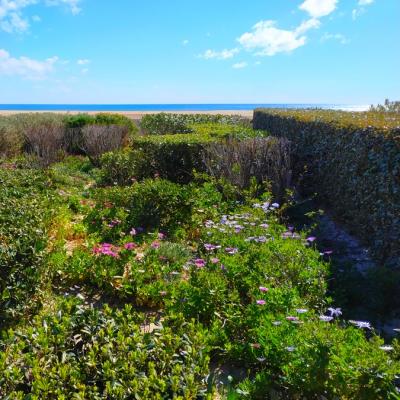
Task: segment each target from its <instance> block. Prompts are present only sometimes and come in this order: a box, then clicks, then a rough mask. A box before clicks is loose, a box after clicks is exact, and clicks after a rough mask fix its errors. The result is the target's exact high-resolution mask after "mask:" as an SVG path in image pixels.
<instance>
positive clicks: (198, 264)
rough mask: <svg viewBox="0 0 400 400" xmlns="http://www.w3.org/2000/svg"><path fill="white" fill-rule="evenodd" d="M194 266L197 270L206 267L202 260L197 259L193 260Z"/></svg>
mask: <svg viewBox="0 0 400 400" xmlns="http://www.w3.org/2000/svg"><path fill="white" fill-rule="evenodd" d="M194 265H195V266H196V267H197V268H204V267H205V265H206V262H205V261H204V260H203V259H202V258H197V259H196V260H194Z"/></svg>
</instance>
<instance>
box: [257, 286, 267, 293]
mask: <svg viewBox="0 0 400 400" xmlns="http://www.w3.org/2000/svg"><path fill="white" fill-rule="evenodd" d="M259 289H260V291H261V292H264V293H265V292H268V290H269V289H268V288H266V287H264V286H260V287H259Z"/></svg>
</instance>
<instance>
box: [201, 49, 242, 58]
mask: <svg viewBox="0 0 400 400" xmlns="http://www.w3.org/2000/svg"><path fill="white" fill-rule="evenodd" d="M237 53H239V49H238V48H234V49H230V50H228V49H224V50H222V51H215V50H206V51H205V52H204V54H200V55H199V57H200V58H204V59H205V60H210V59H212V58H215V59H217V60H227V59H229V58H232V57H233V56H234V55H235V54H237Z"/></svg>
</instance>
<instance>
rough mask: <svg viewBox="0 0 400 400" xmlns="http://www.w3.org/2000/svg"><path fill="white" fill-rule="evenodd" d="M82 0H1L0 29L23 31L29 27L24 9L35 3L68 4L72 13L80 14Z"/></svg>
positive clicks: (37, 19)
mask: <svg viewBox="0 0 400 400" xmlns="http://www.w3.org/2000/svg"><path fill="white" fill-rule="evenodd" d="M80 2H81V0H0V29H1V30H3V31H5V32H7V33H23V32H26V31H27V30H28V29H29V26H30V25H29V21H28V19H27V18H26V17H25V16H24V13H23V12H24V10H25V9H26V8H27V7H29V6H32V5H35V4H44V5H46V6H66V7H67V8H68V9H69V10H70V11H71V13H72V14H74V15H76V14H79V13H80V11H81V8H80V7H79V4H80ZM32 20H33V21H35V22H37V21H40V16H38V15H34V16H33V17H32Z"/></svg>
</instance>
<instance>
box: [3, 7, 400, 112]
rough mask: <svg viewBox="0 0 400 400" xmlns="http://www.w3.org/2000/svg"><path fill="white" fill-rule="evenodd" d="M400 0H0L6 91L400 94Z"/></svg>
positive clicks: (47, 97) (94, 96)
mask: <svg viewBox="0 0 400 400" xmlns="http://www.w3.org/2000/svg"><path fill="white" fill-rule="evenodd" d="M399 21H400V0H201V1H200V0H196V1H194V0H169V1H166V0H113V1H110V0H0V103H3V104H17V103H21V104H31V103H43V104H51V103H55V104H91V103H93V104H152V103H153V104H154V103H155V104H163V103H171V104H179V103H330V104H331V103H336V104H372V103H378V102H383V100H384V99H385V98H389V99H391V100H400V77H399V75H400V74H399V71H400V44H399V43H400V23H399Z"/></svg>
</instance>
